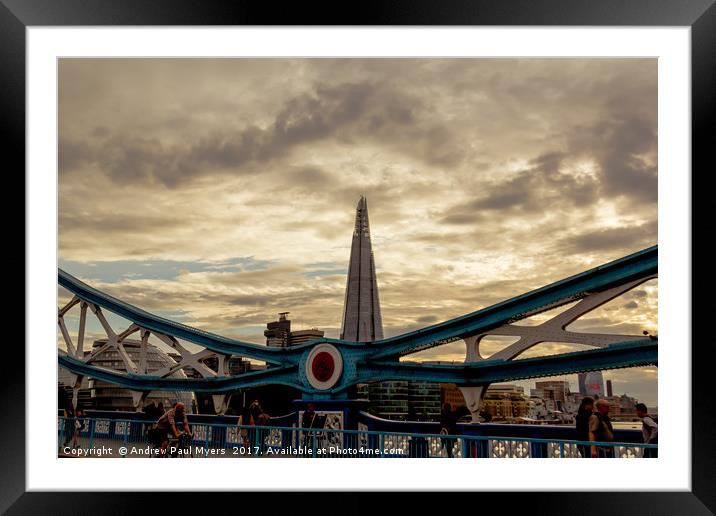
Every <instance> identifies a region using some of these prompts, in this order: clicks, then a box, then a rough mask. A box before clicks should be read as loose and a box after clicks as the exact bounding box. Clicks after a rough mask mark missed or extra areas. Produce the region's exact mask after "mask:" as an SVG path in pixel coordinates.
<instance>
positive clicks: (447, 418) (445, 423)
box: [440, 403, 459, 459]
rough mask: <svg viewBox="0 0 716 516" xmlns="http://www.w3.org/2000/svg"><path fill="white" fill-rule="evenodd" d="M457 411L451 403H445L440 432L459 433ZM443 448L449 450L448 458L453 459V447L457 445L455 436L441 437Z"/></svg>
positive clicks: (445, 433)
mask: <svg viewBox="0 0 716 516" xmlns="http://www.w3.org/2000/svg"><path fill="white" fill-rule="evenodd" d="M458 417H459V416H458V413H457V411H453V410H452V405H450V403H445V404H444V405H443V410H442V412H441V413H440V433H441V434H444V435H456V434H457V420H458ZM440 440H441V441H442V445H443V448H445V451H447V456H448V458H450V459H452V456H453V453H452V449H453V447H454V446H455V438H454V437H441V438H440Z"/></svg>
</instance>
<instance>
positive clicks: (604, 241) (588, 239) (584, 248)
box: [557, 222, 657, 253]
mask: <svg viewBox="0 0 716 516" xmlns="http://www.w3.org/2000/svg"><path fill="white" fill-rule="evenodd" d="M656 226H657V224H656V222H653V223H648V224H641V225H638V226H627V227H617V228H608V229H601V230H599V231H593V232H585V233H582V234H580V235H576V236H573V237H568V238H565V239H563V240H561V241H560V242H558V243H557V246H558V247H559V248H561V249H563V250H565V251H568V252H571V253H582V252H583V253H593V252H595V251H609V250H612V249H630V250H633V251H637V250H639V249H642V248H645V247H649V246H651V245H654V244H656Z"/></svg>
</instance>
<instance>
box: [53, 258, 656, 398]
mask: <svg viewBox="0 0 716 516" xmlns="http://www.w3.org/2000/svg"><path fill="white" fill-rule="evenodd" d="M657 270H658V248H657V247H656V246H653V247H650V248H648V249H644V250H643V251H639V252H637V253H634V254H631V255H629V256H625V257H623V258H620V259H618V260H616V261H613V262H610V263H607V264H605V265H602V266H599V267H596V268H594V269H591V270H588V271H586V272H583V273H580V274H577V275H575V276H571V277H569V278H566V279H563V280H560V281H557V282H555V283H552V284H550V285H547V286H545V287H542V288H539V289H537V290H533V291H531V292H528V293H526V294H522V295H520V296H517V297H514V298H512V299H509V300H507V301H504V302H501V303H498V304H496V305H492V306H490V307H488V308H484V309H482V310H478V311H476V312H473V313H470V314H467V315H463V316H461V317H457V318H455V319H451V320H449V321H445V322H443V323H439V324H435V325H432V326H428V327H426V328H423V329H420V330H417V331H413V332H410V333H405V334H403V335H399V336H396V337H392V338H388V339H383V340H380V341H375V342H371V343H363V342H348V341H342V340H337V339H319V340H316V341H313V342H309V343H306V344H303V345H300V346H295V347H290V348H268V347H266V346H262V345H257V344H251V343H247V342H242V341H239V340H236V339H230V338H227V337H222V336H220V335H215V334H212V333H209V332H205V331H202V330H198V329H196V328H191V327H189V326H186V325H183V324H181V323H177V322H175V321H171V320H168V319H165V318H162V317H158V316H156V315H153V314H150V313H148V312H146V311H144V310H141V309H139V308H137V307H134V306H132V305H130V304H128V303H125V302H123V301H121V300H119V299H116V298H114V297H112V296H109V295H108V294H106V293H104V292H102V291H99V290H97V289H95V288H93V287H91V286H89V285H86V284H85V283H83V282H81V281H80V280H78V279H77V278H74V277H73V276H71V275H70V274H68V273H66V272H65V271H62V270H58V282H59V284H60V285H61V286H63V287H64V288H66V289H67V290H68V291H70V292H72V293H73V294H75V295H77V296H78V297H79V298H81V299H83V300H85V301H88V302H90V303H93V304H95V305H98V306H100V307H102V308H105V309H107V310H110V311H111V312H114V313H116V314H117V315H119V316H121V317H123V318H125V319H128V320H129V321H131V322H133V323H135V324H137V325H139V326H141V327H143V328H146V329H149V330H152V331H155V332H159V333H164V334H167V335H173V336H174V337H177V338H179V339H183V340H187V341H189V342H194V343H196V344H199V345H201V346H204V347H205V348H207V349H210V350H212V351H215V352H219V353H225V354H234V355H240V356H244V357H248V358H254V359H257V360H262V361H266V362H268V363H271V364H275V365H276V367H271V368H269V369H268V370H266V371H259V372H251V373H244V374H241V375H237V376H235V377H228V378H224V377H218V378H208V379H203V380H200V379H174V378H163V379H160V378H156V377H150V376H139V375H131V374H125V373H115V372H111V371H108V370H105V369H102V368H97V367H95V366H92V365H89V364H85V363H84V362H82V361H78V360H76V359H73V358H72V357H68V356H63V355H62V354H60V357H59V361H60V365H62V366H63V367H66V368H67V369H70V370H72V371H73V372H76V373H78V374H83V375H85V376H92V377H95V378H98V379H106V380H107V381H112V382H113V383H119V384H121V385H125V386H127V387H129V385H128V384H127V382H128V383H131V385H132V387H130V388H132V389H137V390H158V389H159V390H161V389H164V388H170V389H172V390H174V389H181V390H194V391H213V392H221V391H228V390H232V389H237V388H243V387H248V386H253V385H266V384H283V385H293V386H295V387H297V388H299V389H301V390H303V391H304V392H314V393H317V394H318V393H321V392H323V393H326V392H327V391H318V390H315V389H313V388H312V387H310V385H309V384H308V381H307V378H306V374H305V363H306V359H307V355H308V353H309V352H310V350H311V349H312V348H313V346H315V345H316V344H318V343H321V342H328V343H331V344H333V345H334V346H335V347H337V348H338V349H339V350H340V352H341V354H342V356H343V361H344V372H343V375H342V378H341V379H340V381H339V383H338V384H337V385H336V386H335V387H334V388H333V389H332V391H328V392H333V391H342V390H345V389H346V388H347V387H348V386H350V385H353V384H355V383H361V382H363V381H367V379H368V378H371V379H381V380H389V379H426V380H428V379H431V378H432V379H434V381H441V382H442V381H450V382H454V383H460V384H466V382H467V383H470V384H473V383H483V382H487V383H489V382H494V381H507V380H509V379H512V378H516V377H517V376H516V375H517V374H518V373H517V372H515V371H517V370H518V369H524V370H525V371H528V370H529V368H535V371H536V370H539V369H538V368H539V367H543V368H544V371H543V372H542V373H541V374H538V375H536V376H548V375H551V374H563V373H560V372H559V371H562V370H566V369H568V368H569V367H568V364H566V363H564V362H563V360H564V359H559V358H558V357H560V356H562V355H554V356H551V357H541V358H540V359H539V360H543V361H542V362H539V361H537V362H530V361H531V360H538V359H524V360H517V361H510V362H506V363H503V364H497V363H495V361H490V360H488V361H485V362H483V363H481V364H479V365H478V364H477V363H470V364H465V365H454V366H433V365H422V364H420V365H418V364H414V365H410V364H405V363H400V362H399V361H398V360H399V358H400V357H401V356H404V355H407V354H410V353H413V352H415V351H418V350H421V349H427V348H430V347H434V346H438V345H441V344H443V343H445V342H449V341H454V340H457V339H460V338H463V337H467V336H470V335H476V334H479V333H485V332H487V331H489V330H490V329H494V328H497V327H499V326H502V325H503V324H506V323H509V322H514V321H517V320H520V319H522V318H525V317H529V316H531V315H533V314H535V313H539V312H542V311H545V310H549V309H551V308H554V307H557V306H561V305H564V304H567V303H570V302H572V301H574V300H577V299H581V298H583V297H585V296H587V295H589V294H591V293H596V292H601V291H603V290H606V289H609V288H612V287H614V286H617V285H620V284H624V283H627V282H629V281H633V280H637V279H645V278H648V277H652V276H654V275H656V274H657ZM630 345H631V346H632V347H631V348H629V350H626V349H625V350H624V353H625V354H622V355H621V358H620V360H621V362H619V361H616V360H614V359H613V357H614V356H616V354H615V353H616V351H615V350H616V348H615V347H614V346H610V347H609V348H607V349H606V350H591V351H582V352H578V353H568V354H565V355H563V356H564V357H571V358H566V359H567V360H577V355H579V356H583V357H584V360H585V361H587V362H588V357H595V360H598V363H595V364H594V365H592V366H589V363H587V362H585V363H584V365H583V366H582V367H583V369H581V370H590V367H591V369H596V368H604V369H607V368H609V367H626V366H627V365H624V364H626V363H627V362H628V360H632V362H633V363H632V365H641V364H642V361H643V360H644V355H643V354H642V353H643V352H644V350H647V349H649V350H650V353H652V355H653V356H650V358H649V360H648V361H647V362H648V363H656V342H655V341H652V342H646V343H644V341H641V343H640V344H638V345H637V344H635V343H630ZM634 346H636V347H634ZM643 346H646V347H643ZM609 350H611V353H604V352H605V351H609ZM596 357H599V358H598V359H597V358H596ZM560 360H562V362H560ZM624 360H627V362H624ZM558 362H559V363H560V364H561V365H557V364H558ZM550 364H552V365H550ZM620 364H622V365H620ZM498 366H499V367H498ZM485 367H487V369H485ZM500 368H501V369H500ZM450 370H453V371H455V374H454V375H453V374H452V373H450ZM488 371H490V373H489V374H488ZM498 371H501V372H498ZM508 371H512V372H509V373H508ZM478 372H479V374H478ZM465 374H468V375H469V377H465V376H464V375H465ZM490 374H493V375H497V376H500V378H499V379H497V380H489V379H488V378H491V376H489V375H490ZM520 374H522V376H519V377H521V378H524V377H530V376H535V375H532V374H527V376H525V374H526V373H520ZM564 374H566V373H564ZM431 375H432V376H431ZM110 376H111V377H112V378H114V380H110V379H109V378H110ZM100 377H102V378H100ZM448 377H449V378H451V379H450V380H447V379H446V378H448ZM123 378H129V379H130V380H128V381H125V383H122V379H123ZM438 378H445V379H438ZM175 382H178V383H176V384H175ZM187 382H191V383H190V384H191V385H192V387H191V388H189V387H185V385H189V383H187ZM150 385H151V388H150ZM174 385H176V387H173V386H174Z"/></svg>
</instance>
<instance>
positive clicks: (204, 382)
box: [59, 339, 658, 394]
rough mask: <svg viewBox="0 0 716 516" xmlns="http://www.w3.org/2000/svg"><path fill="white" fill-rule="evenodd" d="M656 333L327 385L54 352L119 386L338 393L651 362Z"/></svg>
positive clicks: (404, 368)
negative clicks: (132, 370)
mask: <svg viewBox="0 0 716 516" xmlns="http://www.w3.org/2000/svg"><path fill="white" fill-rule="evenodd" d="M657 352H658V345H657V341H656V339H654V340H650V341H643V340H639V341H633V342H627V343H623V344H614V345H612V346H608V347H606V348H600V349H594V350H589V351H578V352H573V353H562V354H559V355H551V356H545V357H536V358H525V359H522V360H485V361H481V362H468V363H465V364H459V365H434V364H419V363H410V362H407V363H406V362H398V363H395V362H366V363H358V364H357V367H356V371H355V374H353V375H350V376H347V377H344V378H343V379H342V381H341V382H340V383H339V384H338V385H337V386H336V387H335V388H333V389H331V390H330V391H328V392H326V391H315V390H314V389H312V388H310V387H308V386H307V385H306V384H304V383H299V382H298V381H297V375H296V369H295V368H294V367H290V366H289V367H276V368H269V369H267V370H265V371H256V372H251V373H245V374H242V375H238V376H223V377H214V378H205V379H190V378H160V377H157V376H144V375H137V374H125V373H121V372H118V371H113V370H110V369H104V368H99V367H94V366H91V365H88V364H85V363H84V362H82V361H81V360H77V359H76V358H73V357H70V356H67V355H64V354H60V355H59V363H60V365H61V366H62V367H64V368H66V369H69V370H70V371H72V372H73V373H75V374H80V375H84V376H91V377H92V378H96V379H98V380H102V381H106V382H110V383H115V384H118V385H121V386H122V387H125V388H128V389H133V390H139V391H143V390H146V391H151V390H177V391H195V392H231V391H235V390H237V389H243V388H247V387H254V386H257V385H267V384H280V385H288V386H291V387H295V388H297V389H299V390H301V391H303V392H323V393H324V394H327V393H339V392H342V391H344V390H345V389H347V388H348V387H349V386H350V385H353V384H355V383H364V382H368V381H374V380H387V379H390V380H422V381H429V382H435V383H455V384H458V385H462V386H469V385H483V384H489V383H496V382H508V381H514V380H521V379H525V378H535V377H541V376H555V375H563V374H573V373H580V372H585V371H594V370H604V369H616V368H622V367H634V366H646V365H656V364H657V360H658V359H657Z"/></svg>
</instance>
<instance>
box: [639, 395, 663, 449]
mask: <svg viewBox="0 0 716 516" xmlns="http://www.w3.org/2000/svg"><path fill="white" fill-rule="evenodd" d="M636 415H637V416H638V417H639V419H641V433H642V434H643V436H644V444H658V443H659V425H658V424H657V423H656V420H655V419H654V418H653V417H652V416H650V415H649V412H648V411H647V408H646V405H644V404H643V403H637V404H636ZM658 456H659V450H658V449H657V448H644V458H645V459H656V458H658Z"/></svg>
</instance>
